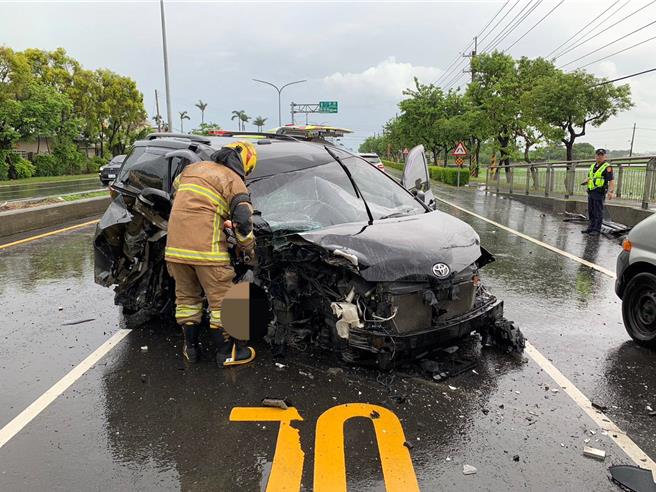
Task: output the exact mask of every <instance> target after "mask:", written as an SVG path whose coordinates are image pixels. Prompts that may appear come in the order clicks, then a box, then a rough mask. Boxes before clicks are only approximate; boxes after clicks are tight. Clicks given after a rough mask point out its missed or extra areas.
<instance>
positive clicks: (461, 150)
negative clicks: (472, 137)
mask: <svg viewBox="0 0 656 492" xmlns="http://www.w3.org/2000/svg"><path fill="white" fill-rule="evenodd" d="M451 155H453V156H456V157H458V156H460V157H464V156H466V155H469V152H467V147H465V144H464V143H462V142H458V143H457V145H456V148H455V149H453V152H451Z"/></svg>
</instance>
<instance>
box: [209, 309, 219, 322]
mask: <svg viewBox="0 0 656 492" xmlns="http://www.w3.org/2000/svg"><path fill="white" fill-rule="evenodd" d="M210 321H221V311H220V310H218V311H211V312H210Z"/></svg>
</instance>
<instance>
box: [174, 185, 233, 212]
mask: <svg viewBox="0 0 656 492" xmlns="http://www.w3.org/2000/svg"><path fill="white" fill-rule="evenodd" d="M178 191H191V192H192V193H197V194H198V195H202V196H204V197H206V198H209V199H210V200H211V202H212V203H213V204H214V205H218V206H220V207H221V208H222V209H223V211H225V210H227V209H228V205H227V204H226V202H225V200H224V199H223V197H221V196H220V195H218V194H217V193H215V192H214V191H212V190H210V189H209V188H205V187H204V186H200V185H197V184H191V183H184V184H182V185H180V187H179V188H178Z"/></svg>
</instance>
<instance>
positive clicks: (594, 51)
mask: <svg viewBox="0 0 656 492" xmlns="http://www.w3.org/2000/svg"><path fill="white" fill-rule="evenodd" d="M653 24H656V21H652V22H650V23H649V24H645V25H644V26H642V27H639V28H638V29H636V30H635V31H632V32H630V33H629V34H625V35H623V36H620V37H619V38H617V39H615V40H613V41H611V42H610V43H608V44H605V45H603V46H602V47H601V48H597V49H596V50H592V51H591V52H589V53H586V54H585V55H583V56H579V57H578V58H576V59H575V60H572V61H570V62H567V63H565V64H564V65H561V66H559V67H558V68H563V67H566V66H567V65H571V64H572V63H575V62H577V61H579V60H582V59H583V58H587V57H588V56H590V55H592V54H593V53H596V52H597V51H601V50H603V49H604V48H608V47H609V46H610V45H613V44H615V43H617V42H619V41H623V40H624V39H626V38H628V37H629V36H631V35H633V34H635V33H637V32H639V31H642V30H643V29H646V28H648V27H649V26H651V25H653Z"/></svg>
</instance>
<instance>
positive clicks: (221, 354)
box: [212, 328, 255, 367]
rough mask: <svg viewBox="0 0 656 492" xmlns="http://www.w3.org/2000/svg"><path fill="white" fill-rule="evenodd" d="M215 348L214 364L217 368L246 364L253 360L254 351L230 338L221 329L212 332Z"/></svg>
mask: <svg viewBox="0 0 656 492" xmlns="http://www.w3.org/2000/svg"><path fill="white" fill-rule="evenodd" d="M212 337H213V339H214V345H215V346H216V364H217V365H218V366H219V367H230V366H238V365H242V364H248V363H249V362H251V361H252V360H253V359H255V349H253V348H252V347H248V346H247V345H245V344H244V343H242V342H239V341H238V340H235V339H234V338H232V337H231V336H230V335H228V333H226V331H225V330H224V329H223V328H219V329H218V330H216V329H215V330H212Z"/></svg>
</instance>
